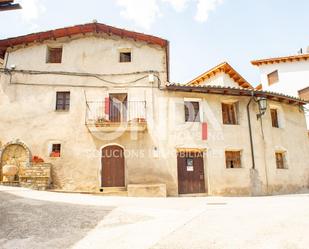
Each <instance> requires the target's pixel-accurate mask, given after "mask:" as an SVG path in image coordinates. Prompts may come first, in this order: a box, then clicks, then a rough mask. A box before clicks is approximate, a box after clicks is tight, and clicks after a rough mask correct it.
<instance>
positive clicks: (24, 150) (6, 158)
mask: <svg viewBox="0 0 309 249" xmlns="http://www.w3.org/2000/svg"><path fill="white" fill-rule="evenodd" d="M6 164H14V165H16V166H18V167H21V166H23V167H30V164H31V152H30V149H29V148H28V146H27V145H26V144H25V143H23V142H22V141H20V140H18V139H17V140H14V141H11V142H8V143H7V144H5V145H4V146H3V148H2V149H1V150H0V180H1V181H2V167H3V166H4V165H6Z"/></svg>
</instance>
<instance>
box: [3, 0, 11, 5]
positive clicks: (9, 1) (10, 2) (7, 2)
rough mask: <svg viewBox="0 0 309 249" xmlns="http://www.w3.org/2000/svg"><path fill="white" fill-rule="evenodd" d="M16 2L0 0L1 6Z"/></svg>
mask: <svg viewBox="0 0 309 249" xmlns="http://www.w3.org/2000/svg"><path fill="white" fill-rule="evenodd" d="M13 2H14V0H0V4H2V3H13Z"/></svg>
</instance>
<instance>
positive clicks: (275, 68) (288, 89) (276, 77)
mask: <svg viewBox="0 0 309 249" xmlns="http://www.w3.org/2000/svg"><path fill="white" fill-rule="evenodd" d="M301 51H302V50H301ZM251 63H252V64H253V65H255V66H258V67H259V70H260V76H261V88H262V89H263V90H266V91H273V92H280V93H283V94H286V95H289V96H294V97H300V98H301V99H304V100H306V101H309V96H308V95H309V53H306V54H303V53H301V54H297V55H291V56H284V57H277V58H268V59H261V60H254V61H252V62H251ZM306 109H308V111H307V115H306V116H307V126H308V129H309V105H307V106H306Z"/></svg>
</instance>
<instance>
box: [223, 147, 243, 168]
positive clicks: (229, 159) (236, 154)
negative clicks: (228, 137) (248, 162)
mask: <svg viewBox="0 0 309 249" xmlns="http://www.w3.org/2000/svg"><path fill="white" fill-rule="evenodd" d="M225 162H226V168H227V169H234V168H241V155H240V151H226V152H225Z"/></svg>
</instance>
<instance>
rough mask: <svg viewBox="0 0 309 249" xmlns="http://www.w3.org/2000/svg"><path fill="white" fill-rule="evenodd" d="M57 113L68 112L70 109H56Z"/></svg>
mask: <svg viewBox="0 0 309 249" xmlns="http://www.w3.org/2000/svg"><path fill="white" fill-rule="evenodd" d="M55 112H57V113H68V112H70V110H55Z"/></svg>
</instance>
